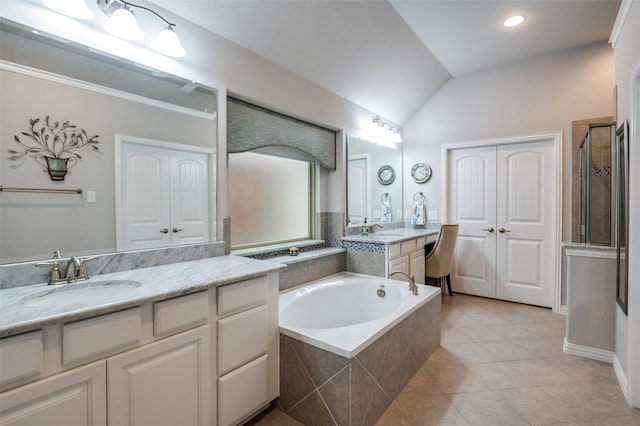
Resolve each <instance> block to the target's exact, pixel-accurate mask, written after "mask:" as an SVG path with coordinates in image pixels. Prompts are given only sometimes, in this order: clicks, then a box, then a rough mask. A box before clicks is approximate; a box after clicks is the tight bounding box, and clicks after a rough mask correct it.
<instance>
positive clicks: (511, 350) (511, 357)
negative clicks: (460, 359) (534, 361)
mask: <svg viewBox="0 0 640 426" xmlns="http://www.w3.org/2000/svg"><path fill="white" fill-rule="evenodd" d="M520 342H521V340H507V341H504V342H481V343H478V344H479V345H480V346H481V347H482V348H483V349H484V350H486V351H488V352H490V353H491V354H492V355H493V356H494V357H495V360H496V361H515V360H520V359H530V358H535V355H534V354H533V353H531V351H529V350H528V349H527V348H526V347H525V346H522V345H520Z"/></svg>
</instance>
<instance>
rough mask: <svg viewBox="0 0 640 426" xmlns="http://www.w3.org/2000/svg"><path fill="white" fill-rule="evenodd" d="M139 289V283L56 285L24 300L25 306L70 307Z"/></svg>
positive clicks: (120, 281)
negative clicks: (62, 305)
mask: <svg viewBox="0 0 640 426" xmlns="http://www.w3.org/2000/svg"><path fill="white" fill-rule="evenodd" d="M137 287H140V282H139V281H133V280H105V281H87V282H82V283H71V284H58V285H56V286H55V287H53V288H48V289H47V290H44V291H42V292H40V293H37V294H34V295H32V296H29V297H28V298H27V299H26V300H24V302H23V305H25V306H33V307H40V306H51V305H61V304H64V305H70V304H75V303H78V302H83V301H88V300H101V301H104V300H111V299H115V298H117V297H122V296H126V294H127V292H129V291H131V290H133V289H135V288H137Z"/></svg>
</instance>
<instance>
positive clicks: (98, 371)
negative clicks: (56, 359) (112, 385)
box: [0, 361, 107, 426]
mask: <svg viewBox="0 0 640 426" xmlns="http://www.w3.org/2000/svg"><path fill="white" fill-rule="evenodd" d="M106 391H107V378H106V368H105V362H104V361H97V362H94V363H92V364H88V365H84V366H82V367H78V368H74V369H73V370H70V371H66V372H64V373H60V374H56V375H55V376H51V377H48V378H46V379H43V380H40V381H38V382H35V383H31V384H28V385H25V386H22V387H19V388H16V389H13V390H11V391H8V392H4V393H2V394H0V424H2V425H3V426H40V425H43V426H44V425H65V426H67V425H69V426H83V425H91V426H106V425H107V412H106V408H107V397H106Z"/></svg>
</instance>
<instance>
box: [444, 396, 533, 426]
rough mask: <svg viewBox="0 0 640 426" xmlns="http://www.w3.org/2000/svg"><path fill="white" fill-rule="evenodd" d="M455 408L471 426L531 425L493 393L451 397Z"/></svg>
mask: <svg viewBox="0 0 640 426" xmlns="http://www.w3.org/2000/svg"><path fill="white" fill-rule="evenodd" d="M449 399H450V401H451V403H452V404H453V406H454V407H456V408H457V409H458V411H460V413H462V415H463V416H464V418H465V419H466V420H467V421H468V422H469V423H470V424H471V425H474V426H476V425H478V426H483V425H487V426H498V425H508V426H518V425H529V423H528V422H527V421H526V420H525V419H524V418H522V416H520V414H518V412H517V411H516V410H514V409H513V408H511V406H509V405H508V404H507V403H506V402H505V401H504V400H502V398H500V397H499V396H498V395H496V394H495V393H493V392H474V393H463V394H456V395H450V396H449Z"/></svg>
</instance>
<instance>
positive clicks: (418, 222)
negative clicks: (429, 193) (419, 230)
mask: <svg viewBox="0 0 640 426" xmlns="http://www.w3.org/2000/svg"><path fill="white" fill-rule="evenodd" d="M416 195H420V196H419V197H418V200H416V202H415V203H414V204H413V213H412V214H411V224H412V225H414V226H424V225H426V224H427V205H426V204H425V202H424V200H425V198H424V194H422V193H419V194H415V195H414V196H413V199H414V200H415V199H416Z"/></svg>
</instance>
